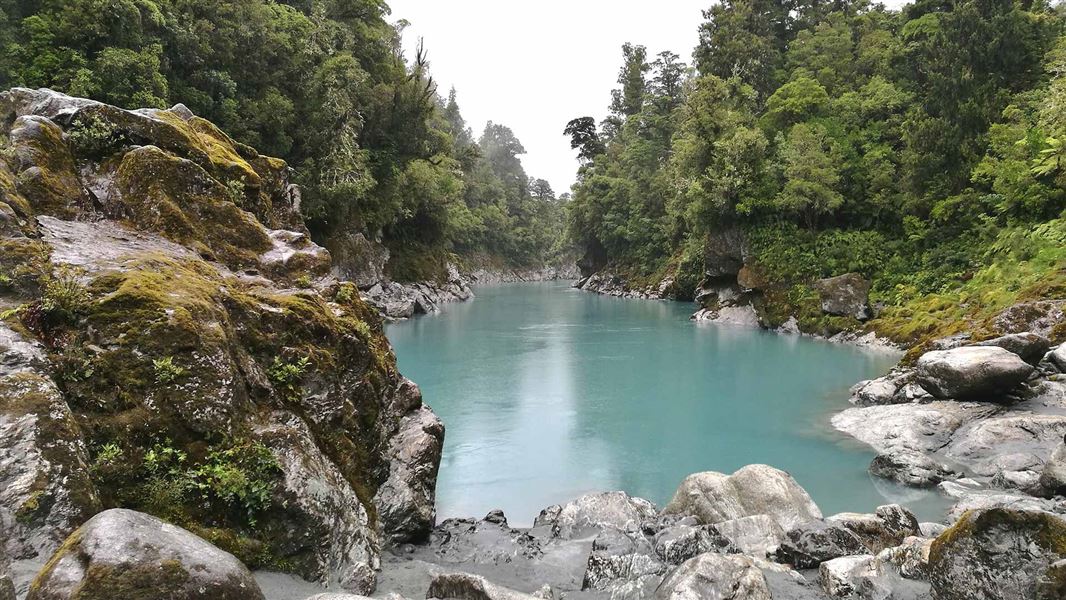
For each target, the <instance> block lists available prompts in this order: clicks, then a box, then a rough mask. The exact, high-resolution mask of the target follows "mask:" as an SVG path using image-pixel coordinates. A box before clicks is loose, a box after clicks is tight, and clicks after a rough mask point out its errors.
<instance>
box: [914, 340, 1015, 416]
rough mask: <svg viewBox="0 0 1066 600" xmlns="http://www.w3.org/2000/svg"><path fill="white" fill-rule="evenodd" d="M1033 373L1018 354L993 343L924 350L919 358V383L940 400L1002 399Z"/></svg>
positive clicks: (1000, 400)
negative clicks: (930, 350)
mask: <svg viewBox="0 0 1066 600" xmlns="http://www.w3.org/2000/svg"><path fill="white" fill-rule="evenodd" d="M1032 372H1033V366H1032V365H1030V364H1029V363H1027V362H1025V361H1024V360H1022V359H1021V357H1019V356H1018V355H1017V354H1014V353H1013V352H1010V351H1009V350H1004V349H1003V348H999V347H996V346H965V347H962V348H955V349H952V350H935V351H933V352H926V353H925V354H923V355H922V357H921V358H919V359H918V364H917V378H918V383H919V384H920V385H921V386H922V387H923V388H925V389H926V390H927V391H928V392H929V393H930V394H932V395H933V396H936V397H937V398H941V399H955V400H990V401H997V402H1002V401H1005V400H1007V399H1008V398H1007V394H1008V393H1010V392H1011V391H1013V390H1014V389H1015V388H1017V387H1018V386H1019V385H1021V384H1022V383H1023V382H1024V381H1025V380H1026V378H1028V377H1029V375H1030V374H1031V373H1032Z"/></svg>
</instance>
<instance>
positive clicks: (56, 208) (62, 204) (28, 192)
mask: <svg viewBox="0 0 1066 600" xmlns="http://www.w3.org/2000/svg"><path fill="white" fill-rule="evenodd" d="M10 138H11V145H12V148H13V150H14V156H15V161H14V162H15V163H16V165H17V166H16V174H15V185H16V188H17V190H18V192H19V194H20V195H21V196H22V197H24V198H26V200H27V201H28V202H29V204H30V206H32V207H33V209H34V212H36V213H38V214H51V215H56V216H61V217H67V218H70V217H74V216H76V215H78V214H81V213H84V212H88V211H90V210H91V208H92V206H91V203H90V202H89V200H88V198H87V196H86V194H85V193H84V191H83V189H82V186H81V182H80V181H79V180H78V174H77V168H76V166H75V164H74V156H73V155H72V154H71V153H70V149H69V148H68V147H67V143H66V141H65V140H64V137H63V130H62V129H60V128H59V126H57V125H56V124H55V123H53V122H51V121H49V120H48V119H45V118H44V117H39V116H35V115H27V116H23V117H19V118H18V119H17V120H16V121H15V125H14V127H12V129H11V134H10Z"/></svg>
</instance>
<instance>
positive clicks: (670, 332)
mask: <svg viewBox="0 0 1066 600" xmlns="http://www.w3.org/2000/svg"><path fill="white" fill-rule="evenodd" d="M688 314H689V306H688V305H685V304H681V303H671V302H654V301H640V300H619V299H614V298H605V297H600V296H596V295H592V294H587V293H583V292H578V291H575V290H571V289H569V287H568V286H567V285H566V284H563V283H544V284H514V285H505V286H498V287H491V288H483V289H480V290H478V298H477V299H476V300H475V301H473V302H469V303H465V304H460V305H453V306H449V307H448V308H447V310H446V312H445V313H444V314H442V315H436V316H431V317H423V318H418V319H414V320H411V321H408V322H405V323H399V324H395V325H390V326H389V327H388V334H389V338H390V339H391V340H392V342H393V344H394V346H395V348H396V353H397V356H398V357H399V365H400V369H401V371H403V372H404V374H405V375H407V376H408V377H411V378H412V379H414V380H415V381H416V382H418V383H419V384H420V385H421V386H422V391H423V393H424V396H425V398H426V401H427V402H428V403H429V404H430V405H431V406H433V408H434V410H436V411H437V413H438V414H439V415H440V416H441V418H442V419H443V420H444V422H445V425H446V427H447V435H446V441H445V451H444V459H443V461H442V464H441V474H440V480H439V483H438V488H437V492H438V495H437V498H438V516H439V518H442V519H443V518H448V517H453V516H481V515H483V514H485V513H487V512H488V511H489V510H491V509H494V508H502V509H504V511H505V512H506V513H507V515H508V517H509V518H510V519H511V521H512V522H513V523H515V524H527V525H528V524H530V523H531V522H532V520H533V517H535V516H536V512H537V511H538V510H540V509H541V508H543V507H545V506H548V505H550V504H553V503H557V502H562V501H565V500H568V499H570V498H573V497H575V496H578V495H580V494H582V493H585V492H589V491H600V490H613V489H623V490H626V491H627V492H629V493H631V494H634V495H637V496H642V497H645V498H648V499H649V500H652V501H654V502H656V503H658V504H660V505H662V504H663V503H665V502H666V501H668V500H669V497H670V495H671V494H672V492H673V490H674V489H675V488H676V487H677V484H678V483H679V482H680V481H681V479H682V478H683V477H684V476H685V475H687V474H689V473H693V472H696V471H704V470H716V471H724V472H732V471H734V470H736V469H737V468H740V467H741V466H744V465H746V464H750V463H756V462H761V463H767V464H771V465H774V466H776V467H779V468H782V469H785V470H787V471H789V472H790V473H792V474H793V475H794V476H795V477H796V479H797V480H799V482H800V484H802V485H803V486H804V487H806V488H807V490H808V491H809V492H810V493H811V495H812V496H813V497H814V499H815V500H816V501H817V502H818V504H819V505H820V506H821V507H822V509H823V511H824V512H826V513H827V514H829V513H833V512H838V511H843V510H852V511H864V512H869V511H872V510H873V509H874V507H876V506H877V505H878V504H884V503H886V502H903V503H905V504H907V505H909V506H911V507H912V508H914V509H915V510H916V511H918V512H919V514H924V516H926V517H927V518H928V517H934V516H937V513H938V512H939V511H940V510H942V502H941V501H940V500H939V499H938V498H935V497H933V496H931V495H929V494H928V493H923V492H915V491H913V490H906V489H902V488H899V487H898V486H894V485H891V484H888V483H886V482H883V481H874V480H873V479H872V478H871V477H869V476H868V475H867V473H866V466H867V465H868V464H869V461H870V459H871V458H872V454H871V453H870V452H869V451H868V450H867V449H865V448H863V447H861V446H860V445H858V444H856V443H854V442H853V441H851V440H849V439H845V438H844V437H843V436H841V435H840V434H838V433H837V432H835V431H832V430H831V429H830V427H829V425H828V416H829V415H830V414H832V413H833V412H834V411H836V410H839V409H840V408H843V407H845V406H846V405H847V403H846V400H847V390H848V387H850V386H851V385H852V384H853V383H855V382H856V381H858V380H860V379H864V378H870V377H874V376H877V375H879V374H881V373H883V372H884V371H887V370H888V368H890V367H891V365H892V364H893V363H894V362H895V360H896V357H894V356H891V355H886V354H883V353H875V352H869V351H863V350H860V349H857V348H851V347H847V346H839V345H833V344H828V343H824V342H818V341H814V340H809V339H803V338H798V337H793V336H778V335H773V334H769V333H765V332H761V331H752V330H743V329H733V328H729V327H720V326H714V325H702V326H695V325H693V324H692V323H690V322H689V321H688Z"/></svg>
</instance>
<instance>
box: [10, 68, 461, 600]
mask: <svg viewBox="0 0 1066 600" xmlns="http://www.w3.org/2000/svg"><path fill="white" fill-rule="evenodd" d="M0 142H5V143H4V144H3V146H2V148H0V312H3V313H4V314H3V317H4V318H3V320H2V321H0V432H2V435H0V489H3V490H4V491H3V492H0V530H2V531H0V533H3V534H6V535H0V539H4V540H7V541H6V543H5V545H6V548H0V551H6V552H7V553H9V554H11V555H12V556H14V557H16V558H27V557H32V556H35V555H42V556H43V557H47V555H48V554H50V553H51V552H52V550H54V549H55V547H56V545H57V544H58V543H59V542H60V541H61V540H62V539H63V538H64V537H66V535H67V534H69V533H70V532H71V531H72V530H73V529H75V528H76V527H77V526H78V525H80V524H81V523H82V522H84V521H85V520H86V519H88V518H89V517H91V516H92V515H93V514H95V513H96V512H98V511H100V510H101V509H104V508H110V507H125V508H134V509H138V510H142V511H144V512H149V513H153V514H155V515H157V516H161V517H163V518H165V519H167V520H170V521H173V522H175V523H177V524H180V525H182V526H185V527H186V528H189V529H191V530H192V531H194V532H195V533H197V534H199V535H201V536H202V537H205V538H206V539H208V540H210V541H212V542H214V543H216V544H217V545H219V546H220V547H222V548H224V549H226V550H229V551H231V552H233V553H234V554H236V555H237V556H238V557H239V558H241V559H242V560H244V561H245V562H246V563H248V564H249V565H250V566H253V567H255V566H270V567H273V568H280V569H284V570H288V571H291V572H294V573H297V574H300V575H302V576H304V577H307V578H309V579H312V580H317V581H321V582H333V583H337V584H340V585H342V586H343V587H346V588H348V589H351V590H354V591H358V592H369V591H370V590H372V589H373V586H374V580H375V570H376V568H377V567H378V564H379V558H378V556H379V549H380V546H381V545H382V543H383V540H393V541H404V540H407V539H412V538H417V537H419V536H422V535H425V534H426V533H427V532H428V530H429V528H431V527H432V525H433V521H434V514H433V493H434V492H433V490H434V486H435V481H436V474H437V467H438V464H439V460H440V451H441V445H442V442H443V436H444V430H443V426H442V425H441V423H440V421H439V420H438V419H437V418H436V416H435V415H433V413H432V411H431V410H430V409H429V408H428V407H426V406H424V405H423V404H422V401H421V396H420V394H419V392H418V389H417V387H416V386H415V385H414V384H412V383H411V382H409V381H407V380H405V379H404V378H403V377H402V376H401V375H400V374H399V373H398V372H397V370H396V364H395V357H394V356H393V354H392V351H391V348H390V346H389V344H388V341H387V340H386V339H385V337H384V335H383V333H382V328H381V319H380V316H379V315H378V312H377V311H376V310H374V309H373V308H372V307H371V306H369V305H368V304H367V303H366V302H364V301H363V300H362V299H361V298H360V294H359V290H358V288H357V286H356V285H354V284H351V283H347V282H344V281H341V280H339V279H337V278H336V277H334V276H332V275H331V268H332V264H331V258H330V254H329V252H327V251H326V250H325V249H323V248H321V247H319V246H317V245H315V244H314V243H312V242H311V241H310V239H309V237H308V235H307V231H306V229H305V228H304V226H303V222H302V219H301V217H300V213H299V202H300V194H299V189H298V188H297V187H296V186H294V185H292V184H291V183H290V181H289V169H288V167H287V166H286V165H285V163H284V162H283V161H281V160H278V159H274V158H269V157H265V156H261V155H259V154H258V153H256V152H255V150H253V149H251V148H249V147H246V146H243V145H240V144H238V143H235V142H234V141H232V140H231V139H230V138H229V137H227V136H226V135H225V134H224V133H222V132H221V131H219V130H218V129H217V128H216V127H214V126H213V125H212V124H211V123H209V122H208V121H205V120H203V119H200V118H198V117H196V116H194V115H192V114H191V113H190V112H189V111H188V110H187V109H185V108H184V107H182V106H181V105H178V106H176V107H174V108H172V109H170V110H155V109H147V110H137V111H127V110H122V109H119V108H116V107H113V106H108V105H104V104H100V103H96V102H93V101H89V100H83V99H77V98H71V97H68V96H64V95H62V94H58V93H55V92H51V91H48V90H28V89H13V90H11V91H9V92H6V93H3V94H0Z"/></svg>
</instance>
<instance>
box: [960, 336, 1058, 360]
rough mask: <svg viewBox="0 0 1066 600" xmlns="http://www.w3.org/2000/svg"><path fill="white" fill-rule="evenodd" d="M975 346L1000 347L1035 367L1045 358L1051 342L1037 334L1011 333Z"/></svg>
mask: <svg viewBox="0 0 1066 600" xmlns="http://www.w3.org/2000/svg"><path fill="white" fill-rule="evenodd" d="M974 346H998V347H1000V348H1003V349H1004V350H1009V351H1011V352H1013V353H1015V354H1017V355H1018V356H1020V357H1021V359H1022V360H1024V361H1025V362H1027V363H1029V364H1031V365H1035V364H1037V363H1039V362H1040V359H1042V358H1044V354H1046V353H1047V351H1048V348H1050V347H1051V342H1050V341H1049V340H1048V339H1047V338H1046V337H1044V336H1042V335H1039V334H1036V333H1028V332H1027V333H1010V334H1007V335H1004V336H1000V337H998V338H994V339H991V340H985V341H983V342H977V343H976V344H974Z"/></svg>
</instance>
